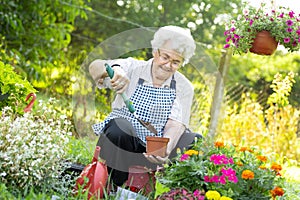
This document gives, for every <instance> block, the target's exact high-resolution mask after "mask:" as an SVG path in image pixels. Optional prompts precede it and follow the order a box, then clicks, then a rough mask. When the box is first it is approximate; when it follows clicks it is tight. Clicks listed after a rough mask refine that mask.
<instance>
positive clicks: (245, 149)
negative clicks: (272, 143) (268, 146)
mask: <svg viewBox="0 0 300 200" xmlns="http://www.w3.org/2000/svg"><path fill="white" fill-rule="evenodd" d="M247 150H248V148H247V147H241V148H240V151H243V152H245V151H247Z"/></svg>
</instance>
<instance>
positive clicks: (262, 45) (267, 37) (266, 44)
mask: <svg viewBox="0 0 300 200" xmlns="http://www.w3.org/2000/svg"><path fill="white" fill-rule="evenodd" d="M277 46H278V42H277V41H276V40H275V38H274V37H272V36H271V34H270V32H268V31H261V32H258V33H257V34H256V37H255V39H254V41H253V43H252V47H251V49H250V52H252V53H255V54H258V55H272V54H273V53H274V52H275V50H276V49H277Z"/></svg>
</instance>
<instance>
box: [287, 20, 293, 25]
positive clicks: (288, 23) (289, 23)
mask: <svg viewBox="0 0 300 200" xmlns="http://www.w3.org/2000/svg"><path fill="white" fill-rule="evenodd" d="M285 23H286V25H288V26H293V24H294V23H293V21H292V20H287V21H286V22H285Z"/></svg>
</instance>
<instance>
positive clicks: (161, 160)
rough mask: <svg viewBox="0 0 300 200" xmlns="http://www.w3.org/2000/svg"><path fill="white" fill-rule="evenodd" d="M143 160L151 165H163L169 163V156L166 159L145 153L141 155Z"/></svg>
mask: <svg viewBox="0 0 300 200" xmlns="http://www.w3.org/2000/svg"><path fill="white" fill-rule="evenodd" d="M143 154H144V156H145V158H147V160H149V161H150V162H152V163H156V164H165V163H168V162H169V156H168V155H167V156H166V157H160V156H154V155H148V154H146V153H143Z"/></svg>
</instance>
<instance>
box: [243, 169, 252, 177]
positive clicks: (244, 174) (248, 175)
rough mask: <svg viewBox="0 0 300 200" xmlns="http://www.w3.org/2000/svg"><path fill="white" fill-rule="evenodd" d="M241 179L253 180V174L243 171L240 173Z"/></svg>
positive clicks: (249, 171)
mask: <svg viewBox="0 0 300 200" xmlns="http://www.w3.org/2000/svg"><path fill="white" fill-rule="evenodd" d="M242 178H243V179H254V173H253V172H252V171H251V170H248V169H246V170H244V171H243V172H242Z"/></svg>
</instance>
